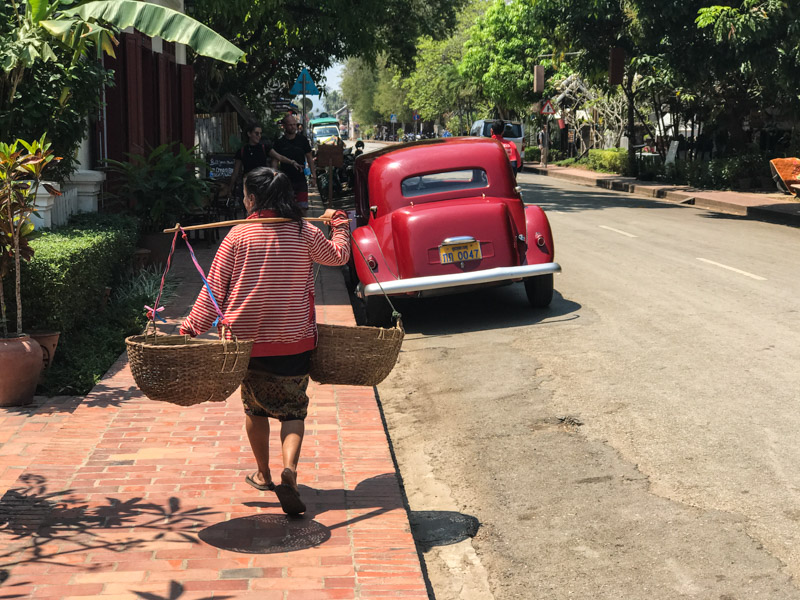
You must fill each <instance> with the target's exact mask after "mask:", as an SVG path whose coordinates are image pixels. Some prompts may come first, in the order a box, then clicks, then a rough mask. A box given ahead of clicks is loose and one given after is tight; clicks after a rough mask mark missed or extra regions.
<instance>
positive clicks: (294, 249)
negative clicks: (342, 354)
mask: <svg viewBox="0 0 800 600" xmlns="http://www.w3.org/2000/svg"><path fill="white" fill-rule="evenodd" d="M275 216H277V215H276V214H275V213H274V212H272V211H260V212H258V213H254V214H252V215H250V216H249V217H248V218H250V219H252V218H257V217H258V218H264V217H275ZM331 229H332V233H331V239H330V240H328V239H327V238H326V237H325V235H324V234H323V233H322V231H321V230H320V229H319V228H318V227H315V226H313V225H311V224H310V223H308V222H306V221H303V222H302V224H301V225H300V224H298V223H296V222H292V223H253V224H252V225H250V224H247V225H237V226H236V227H234V228H233V229H231V231H230V233H228V235H227V236H225V239H223V240H222V242H221V243H220V246H219V249H218V250H217V254H216V256H215V257H214V262H213V263H212V264H211V268H210V269H209V271H208V284H209V286H210V287H211V291H212V292H213V293H214V298H215V299H216V301H217V303H218V304H219V307H220V308H221V309H222V313H223V314H224V315H225V319H226V320H227V321H228V322H229V323H230V325H231V328H232V329H233V332H234V333H235V334H236V336H237V337H238V338H239V339H243V340H255V344H254V345H253V351H252V354H251V356H284V355H287V354H299V353H301V352H305V351H307V350H313V349H314V348H315V347H316V344H317V323H316V315H315V312H314V275H313V263H315V262H317V263H320V264H323V265H332V266H338V265H344V264H346V263H347V261H348V260H349V259H350V229H349V221H348V218H347V215H346V214H345V213H344V212H343V211H337V212H336V213H335V214H334V216H333V218H332V219H331ZM216 318H217V313H216V311H215V310H214V305H213V304H212V303H211V299H210V298H209V295H208V290H207V289H206V288H205V286H204V287H203V289H202V290H200V295H199V296H198V297H197V300H196V301H195V303H194V307H193V308H192V311H191V312H190V313H189V316H188V317H186V319H185V320H184V321H183V323H182V324H181V328H180V331H181V333H188V334H190V335H199V334H201V333H203V332H205V331H207V330H208V329H209V328H210V327H211V326H212V324H213V322H214V321H215V320H216Z"/></svg>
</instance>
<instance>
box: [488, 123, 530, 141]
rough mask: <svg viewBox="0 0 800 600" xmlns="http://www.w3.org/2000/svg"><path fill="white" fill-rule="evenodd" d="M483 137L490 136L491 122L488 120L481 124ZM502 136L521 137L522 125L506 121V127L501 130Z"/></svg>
mask: <svg viewBox="0 0 800 600" xmlns="http://www.w3.org/2000/svg"><path fill="white" fill-rule="evenodd" d="M483 137H492V124H491V123H490V122H489V121H487V122H486V123H484V124H483ZM503 137H507V138H521V137H522V125H520V124H519V123H506V127H505V129H504V130H503Z"/></svg>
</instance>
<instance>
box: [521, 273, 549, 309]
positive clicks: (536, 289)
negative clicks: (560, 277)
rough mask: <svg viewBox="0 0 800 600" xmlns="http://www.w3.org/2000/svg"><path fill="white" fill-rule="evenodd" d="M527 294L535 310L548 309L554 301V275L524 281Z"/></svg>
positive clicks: (529, 278)
mask: <svg viewBox="0 0 800 600" xmlns="http://www.w3.org/2000/svg"><path fill="white" fill-rule="evenodd" d="M524 283H525V294H526V295H527V296H528V302H530V304H531V306H532V307H534V308H547V307H548V306H550V302H552V301H553V274H552V273H548V274H547V275H539V276H537V277H528V278H527V279H525V280H524Z"/></svg>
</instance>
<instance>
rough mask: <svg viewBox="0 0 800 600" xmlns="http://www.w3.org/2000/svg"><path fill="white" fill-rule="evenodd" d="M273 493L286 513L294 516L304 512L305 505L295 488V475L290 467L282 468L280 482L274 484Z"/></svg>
mask: <svg viewBox="0 0 800 600" xmlns="http://www.w3.org/2000/svg"><path fill="white" fill-rule="evenodd" d="M275 494H276V495H277V496H278V501H279V502H280V503H281V508H282V509H283V512H285V513H286V514H287V515H291V516H295V515H299V514H301V513H304V512H306V505H305V504H304V503H303V501H302V500H301V499H300V492H299V491H298V490H297V480H296V475H295V473H294V471H292V470H291V469H284V470H283V471H282V472H281V482H280V484H278V485H276V486H275Z"/></svg>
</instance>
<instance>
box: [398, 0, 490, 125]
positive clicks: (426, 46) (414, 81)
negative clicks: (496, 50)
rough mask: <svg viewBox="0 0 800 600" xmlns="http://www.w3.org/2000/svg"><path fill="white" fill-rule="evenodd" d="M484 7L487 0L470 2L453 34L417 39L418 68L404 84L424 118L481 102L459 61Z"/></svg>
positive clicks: (409, 97) (459, 15) (439, 115)
mask: <svg viewBox="0 0 800 600" xmlns="http://www.w3.org/2000/svg"><path fill="white" fill-rule="evenodd" d="M484 9H485V4H484V3H483V2H480V1H474V0H473V1H471V2H468V3H467V5H466V6H465V7H464V9H463V10H461V11H460V12H459V14H458V17H457V21H456V25H455V27H454V29H453V31H452V33H451V34H450V36H449V37H446V38H443V39H441V40H436V39H433V38H431V37H423V38H420V39H419V40H418V41H417V55H416V57H415V59H414V70H413V72H411V73H410V74H409V76H408V77H407V78H405V79H404V80H403V82H402V85H403V87H404V89H406V90H407V91H408V104H409V105H410V106H412V107H413V108H415V109H416V110H418V111H419V113H420V115H422V118H423V119H436V118H440V117H442V116H443V115H445V114H446V113H451V112H454V111H456V110H458V108H459V107H461V106H474V105H476V104H477V103H478V102H479V96H478V91H477V87H476V85H475V84H474V83H473V82H471V81H470V80H469V79H468V78H467V77H465V76H463V75H462V73H461V72H460V70H459V65H460V64H461V61H462V59H463V57H464V44H465V42H466V41H467V40H468V39H469V32H470V28H471V27H472V25H473V24H474V23H475V21H476V19H478V18H479V17H480V15H481V13H482V11H483V10H484ZM456 129H457V128H456Z"/></svg>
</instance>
